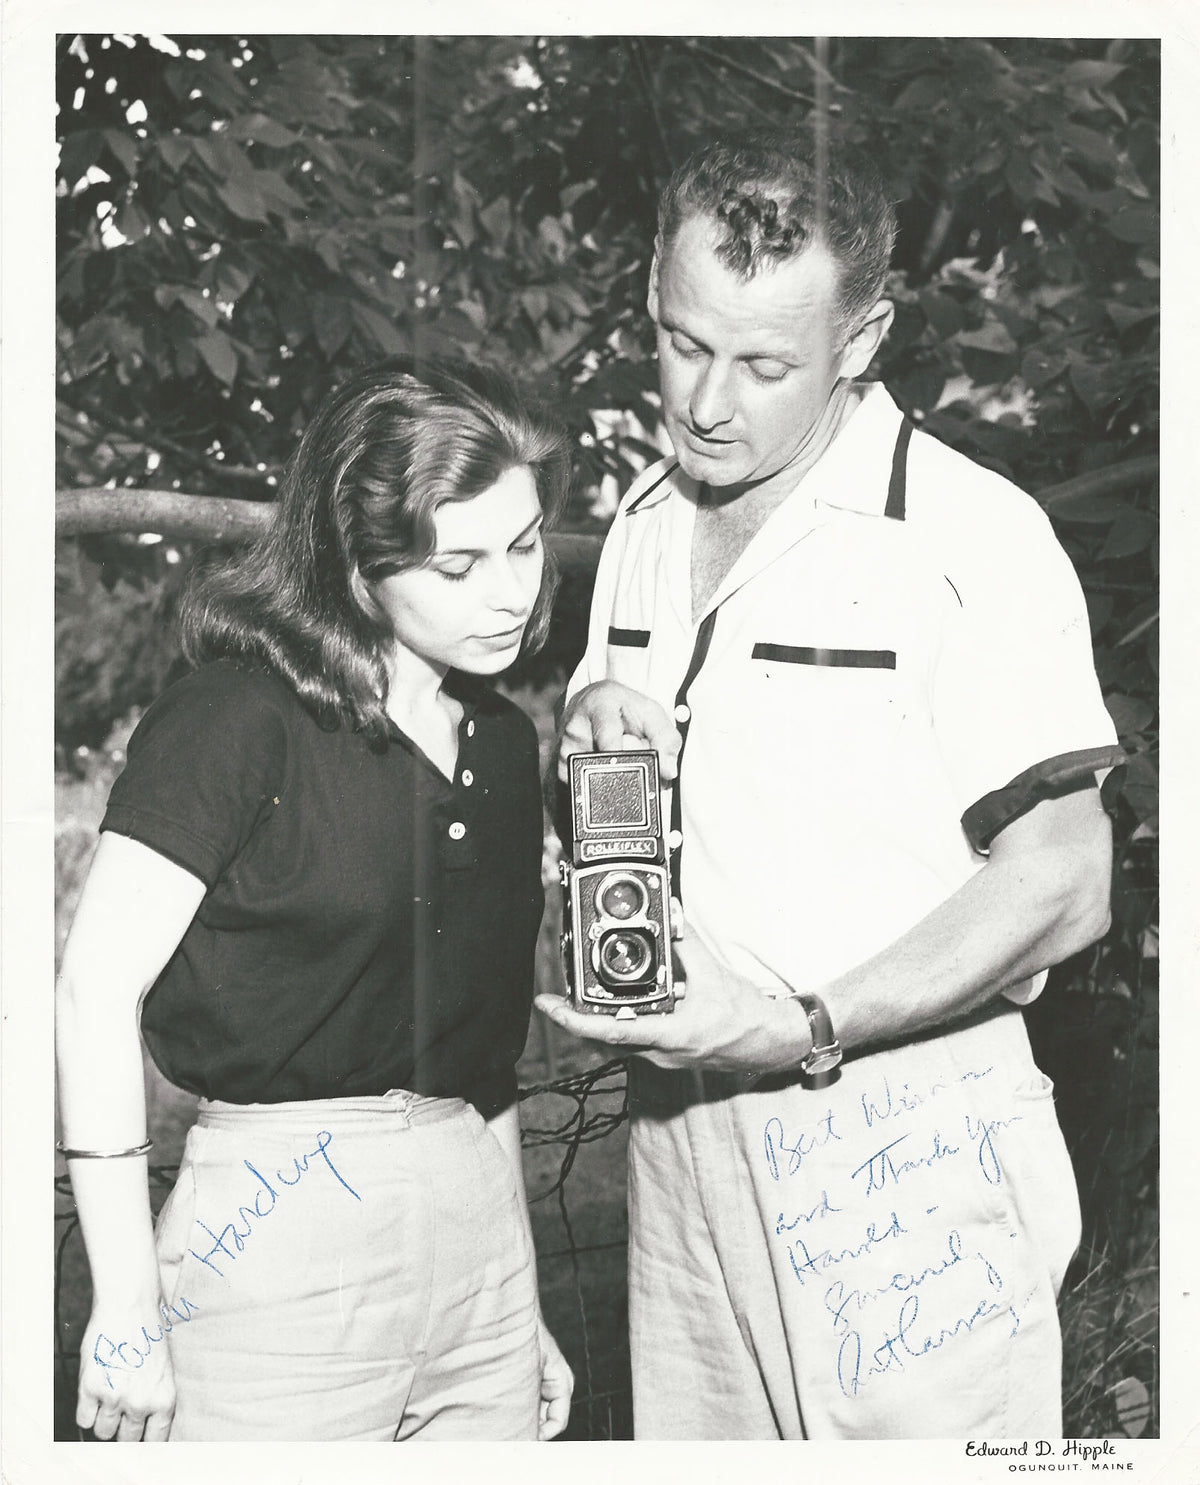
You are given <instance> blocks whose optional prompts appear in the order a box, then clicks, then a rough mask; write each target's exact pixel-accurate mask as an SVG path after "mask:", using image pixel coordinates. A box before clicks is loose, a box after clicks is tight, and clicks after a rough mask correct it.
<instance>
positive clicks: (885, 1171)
mask: <svg viewBox="0 0 1200 1485" xmlns="http://www.w3.org/2000/svg"><path fill="white" fill-rule="evenodd" d="M908 1138H909V1136H908V1135H907V1134H902V1135H901V1136H900V1137H899V1139H894V1140H892V1141H891V1143H890V1144H886V1145H884V1146H883V1148H882V1149H879V1150H876V1151H875V1153H874V1155H872V1156H870V1157H869V1158H868V1159H866V1160H864V1161H863V1163H862V1164H861V1165H860V1166H859V1167H858V1168H857V1169H856V1170H852V1171H851V1172H850V1179H851V1180H853V1179H854V1177H855V1176H862V1175H864V1174H865V1177H866V1185H865V1187H864V1195H866V1196H870V1195H871V1193H872V1192H874V1191H882V1190H883V1189H884V1187H885V1186H886V1185H887V1184H888V1182H889V1181H891V1182H892V1183H893V1184H896V1185H898V1184H899V1182H900V1178H901V1176H906V1175H909V1174H910V1173H911V1172H912V1171H914V1170H920V1169H921V1168H922V1167H923V1166H932V1165H936V1164H937V1163H938V1161H939V1160H945V1159H946V1158H947V1157H948V1156H952V1155H957V1154H958V1152H959V1146H958V1145H944V1144H943V1143H942V1132H941V1130H940V1129H937V1130H934V1134H933V1149H932V1150H931V1151H930V1152H929V1154H928V1155H918V1156H916V1157H915V1158H914V1159H912V1160H894V1159H893V1158H892V1151H893V1150H894V1149H895V1148H896V1146H897V1145H902V1144H903V1143H904V1141H905V1140H906V1139H908Z"/></svg>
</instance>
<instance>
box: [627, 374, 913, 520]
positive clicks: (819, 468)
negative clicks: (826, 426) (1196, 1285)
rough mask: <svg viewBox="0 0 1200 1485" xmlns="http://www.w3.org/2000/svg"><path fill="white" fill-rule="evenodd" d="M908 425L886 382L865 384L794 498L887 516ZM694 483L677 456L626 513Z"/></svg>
mask: <svg viewBox="0 0 1200 1485" xmlns="http://www.w3.org/2000/svg"><path fill="white" fill-rule="evenodd" d="M903 421H904V414H903V413H902V412H901V411H900V409H899V407H897V405H896V403H895V402H894V400H893V399H892V396H891V394H890V393H889V392H888V390H887V388H886V387H885V386H884V385H883V383H882V382H866V383H863V384H862V399H861V401H860V402H859V404H858V406H857V407H856V408H855V409H854V411H853V412H852V413H851V415H850V417H849V418H848V419H847V420H846V422H845V424H844V425H843V427H842V428H841V430H840V431H839V433H838V436H837V437H836V438H835V439H834V441H833V443H831V444H830V446H829V447H828V448H827V449H826V450H825V452H824V454H822V455H821V457H820V459H819V460H818V461H817V463H816V464H815V465H813V467H812V468H811V469H810V470H809V471H808V473H807V474H806V475H805V476H804V478H803V479H802V480H801V482H800V484H799V485H798V486H797V487H796V489H795V491H793V494H792V496H791V497H789V499H794V498H795V497H796V496H798V495H799V494H800V492H801V491H803V498H804V499H805V501H807V502H809V503H810V505H816V506H818V507H820V506H834V507H836V508H837V509H838V510H848V511H857V512H858V513H859V514H860V515H864V516H881V515H883V512H884V507H885V506H886V504H887V496H888V483H889V481H890V478H891V471H892V452H893V450H894V449H895V446H896V437H897V435H898V434H899V432H900V425H901V423H902V422H903ZM851 429H853V436H850V430H851ZM691 483H692V481H690V480H689V478H688V476H687V475H685V474H684V472H683V471H682V470H681V469H680V468H679V462H678V460H677V459H675V457H674V456H673V455H672V456H671V457H670V458H668V459H664V460H662V461H661V463H660V464H658V465H657V466H655V469H654V473H653V475H652V476H651V479H650V483H649V487H648V488H647V489H646V490H644V491H643V492H642V494H641V495H640V496H638V497H637V498H636V499H635V500H634V501H633V502H632V503H631V505H630V506H629V507H628V509H627V510H626V514H627V515H634V514H636V512H637V511H641V510H648V509H650V508H651V507H653V506H655V505H658V504H659V503H660V502H662V501H663V500H666V499H667V498H668V497H669V496H670V495H671V494H672V493H674V492H675V490H676V488H677V487H679V486H682V485H685V484H686V485H691Z"/></svg>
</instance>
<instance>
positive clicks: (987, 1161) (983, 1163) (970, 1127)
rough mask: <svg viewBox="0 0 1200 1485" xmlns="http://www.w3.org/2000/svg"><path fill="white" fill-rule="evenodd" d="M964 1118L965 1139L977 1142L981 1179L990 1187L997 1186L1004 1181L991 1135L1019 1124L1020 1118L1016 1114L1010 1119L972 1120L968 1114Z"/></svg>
mask: <svg viewBox="0 0 1200 1485" xmlns="http://www.w3.org/2000/svg"><path fill="white" fill-rule="evenodd" d="M966 1118H967V1138H968V1139H969V1140H975V1139H978V1140H979V1150H978V1156H979V1169H980V1170H981V1171H982V1172H983V1179H984V1180H985V1181H987V1182H988V1183H989V1184H990V1185H992V1186H999V1184H1000V1182H1001V1181H1002V1180H1003V1179H1004V1172H1003V1171H1002V1170H1001V1169H1000V1157H999V1155H997V1154H996V1147H995V1145H994V1144H993V1143H992V1135H993V1134H994V1133H995V1131H996V1130H997V1129H1007V1127H1008V1126H1009V1125H1010V1124H1019V1123H1020V1122H1021V1116H1020V1115H1019V1114H1017V1115H1015V1116H1014V1117H1013V1118H1012V1119H972V1117H971V1115H970V1114H968V1115H967V1116H966Z"/></svg>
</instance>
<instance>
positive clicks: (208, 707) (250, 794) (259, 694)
mask: <svg viewBox="0 0 1200 1485" xmlns="http://www.w3.org/2000/svg"><path fill="white" fill-rule="evenodd" d="M281 687H282V683H281V682H278V681H276V680H274V679H272V678H271V677H270V676H267V675H265V674H263V673H262V672H259V671H254V670H249V669H243V668H240V667H238V666H236V665H234V664H233V663H232V662H229V661H218V662H216V663H214V664H212V665H207V666H204V667H202V668H201V669H200V670H197V671H195V672H193V673H192V674H191V675H188V676H185V677H184V678H183V679H182V680H180V681H177V682H176V683H175V684H174V685H173V686H171V687H169V688H168V689H167V690H166V691H165V692H164V693H163V694H162V695H161V696H160V697H159V698H158V700H157V701H155V703H154V704H153V705H152V706H151V707H150V709H149V710H148V711H147V712H146V715H145V716H144V717H143V718H142V720H141V722H140V723H139V724H138V726H137V728H136V730H135V731H134V733H133V736H132V737H131V738H130V740H129V751H128V760H127V762H126V764H125V768H124V770H123V771H122V773H121V774H120V776H119V777H118V778H117V780H116V782H115V783H114V785H113V787H112V792H111V793H110V795H109V798H108V808H107V811H106V812H105V815H104V819H103V820H102V821H101V824H100V828H101V830H111V831H113V832H114V833H115V834H117V835H126V836H129V837H131V838H132V839H134V840H137V841H140V842H141V843H142V844H143V845H146V846H149V847H150V848H151V849H152V850H155V851H158V852H159V853H160V854H161V855H163V856H166V857H167V858H168V859H169V860H171V861H174V862H175V863H176V864H177V865H179V866H182V867H184V868H185V869H186V870H187V871H190V872H192V873H193V874H194V875H195V876H197V877H199V878H200V879H201V880H202V881H203V882H204V884H205V886H206V887H212V885H213V884H214V883H215V882H216V881H217V880H219V878H220V877H221V876H222V874H223V873H224V872H225V871H226V870H227V869H228V867H229V865H230V863H231V862H232V861H233V860H234V859H235V857H236V856H237V855H238V853H239V851H241V850H242V848H243V847H244V846H245V844H246V841H247V840H248V839H249V838H250V835H251V834H252V832H253V831H254V828H255V826H256V825H257V824H258V822H259V820H260V819H261V818H262V817H263V814H264V812H265V811H266V810H267V809H269V808H270V807H271V805H272V802H273V800H274V799H275V798H276V797H277V796H278V795H279V794H280V793H281V789H282V780H283V770H284V766H285V763H286V758H287V730H286V721H285V716H284V710H283V702H284V700H285V698H284V697H283V696H282V695H281V694H280V692H281Z"/></svg>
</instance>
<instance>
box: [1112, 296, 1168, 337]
mask: <svg viewBox="0 0 1200 1485" xmlns="http://www.w3.org/2000/svg"><path fill="white" fill-rule="evenodd" d="M1104 308H1105V309H1106V310H1107V311H1108V317H1109V319H1110V320H1111V321H1112V322H1113V324H1114V325H1115V326H1116V327H1117V330H1118V331H1119V332H1120V333H1121V334H1124V333H1125V331H1126V330H1130V329H1132V328H1133V326H1134V325H1142V324H1144V323H1145V322H1146V321H1147V320H1156V319H1158V313H1159V311H1158V305H1157V304H1152V305H1138V306H1134V305H1129V304H1122V303H1121V302H1120V301H1119V300H1117V299H1106V300H1105V301H1104Z"/></svg>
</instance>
